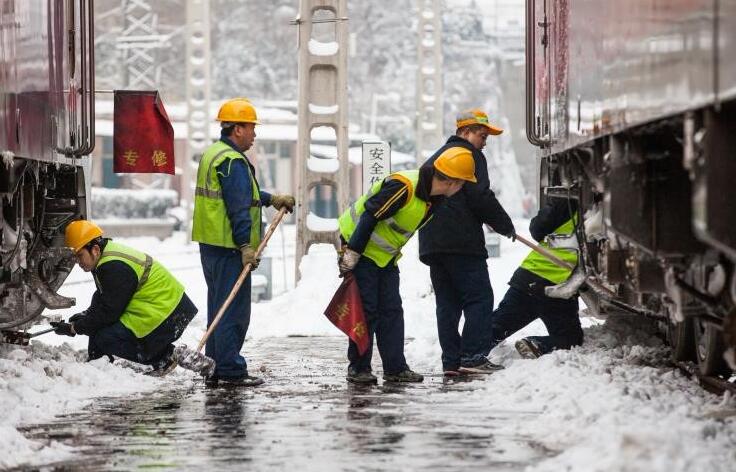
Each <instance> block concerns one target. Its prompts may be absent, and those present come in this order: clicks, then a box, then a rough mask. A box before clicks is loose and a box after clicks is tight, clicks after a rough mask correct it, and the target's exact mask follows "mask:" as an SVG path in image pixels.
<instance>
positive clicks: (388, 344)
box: [348, 257, 408, 374]
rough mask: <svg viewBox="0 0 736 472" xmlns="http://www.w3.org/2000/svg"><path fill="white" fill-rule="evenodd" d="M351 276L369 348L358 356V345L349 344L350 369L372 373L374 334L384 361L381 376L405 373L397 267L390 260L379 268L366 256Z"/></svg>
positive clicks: (402, 310) (402, 323) (402, 313)
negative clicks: (352, 276)
mask: <svg viewBox="0 0 736 472" xmlns="http://www.w3.org/2000/svg"><path fill="white" fill-rule="evenodd" d="M353 275H354V276H355V280H356V282H357V284H358V289H359V290H360V298H361V301H362V302H363V312H364V314H365V318H366V324H367V325H368V335H369V345H368V350H367V351H366V352H365V354H363V355H362V356H361V355H360V354H358V346H357V345H356V344H355V343H354V342H353V341H350V343H349V345H348V360H349V361H350V369H351V370H355V371H357V372H370V371H371V359H372V358H373V336H374V335H375V337H376V343H377V344H378V352H379V353H380V354H381V361H382V362H383V373H384V374H397V373H399V372H402V371H404V370H406V369H407V368H408V367H407V365H406V358H405V357H404V309H403V308H402V306H401V295H400V294H399V268H398V267H397V266H396V264H394V263H393V261H392V262H390V263H389V264H388V265H387V266H386V267H383V268H381V267H378V266H377V265H376V264H375V263H374V262H373V261H372V260H370V259H368V258H367V257H361V258H360V260H359V261H358V264H357V265H356V266H355V268H354V269H353Z"/></svg>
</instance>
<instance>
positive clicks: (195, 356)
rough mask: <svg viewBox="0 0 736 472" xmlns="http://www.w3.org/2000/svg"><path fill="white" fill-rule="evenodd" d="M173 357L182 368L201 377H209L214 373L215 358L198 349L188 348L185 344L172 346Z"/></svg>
mask: <svg viewBox="0 0 736 472" xmlns="http://www.w3.org/2000/svg"><path fill="white" fill-rule="evenodd" d="M174 359H175V360H176V362H177V363H178V364H179V365H180V366H181V367H183V368H184V369H187V370H191V371H193V372H196V373H198V374H199V375H201V376H203V377H210V376H212V374H214V373H215V360H214V359H212V358H211V357H207V356H205V355H204V354H202V353H201V352H199V351H195V350H192V349H189V348H188V347H187V346H185V345H183V344H182V345H181V346H176V348H174Z"/></svg>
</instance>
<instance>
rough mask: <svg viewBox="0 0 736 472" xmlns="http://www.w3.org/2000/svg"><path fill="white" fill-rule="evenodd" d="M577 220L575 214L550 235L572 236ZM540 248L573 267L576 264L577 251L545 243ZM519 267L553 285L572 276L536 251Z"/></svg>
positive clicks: (569, 272)
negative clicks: (545, 249) (552, 246)
mask: <svg viewBox="0 0 736 472" xmlns="http://www.w3.org/2000/svg"><path fill="white" fill-rule="evenodd" d="M577 219H578V214H577V213H575V215H574V216H573V217H572V218H570V219H569V220H567V221H566V222H564V223H563V224H561V225H560V226H558V227H557V229H555V230H554V231H553V232H552V233H553V234H558V235H565V236H570V235H572V234H573V233H574V232H575V222H576V221H577ZM540 246H543V247H545V248H547V249H548V250H549V251H550V252H551V253H552V254H554V255H555V256H557V257H558V258H560V259H562V260H563V261H565V262H567V263H569V264H570V265H572V266H573V267H575V266H576V265H577V263H578V253H577V251H573V250H571V249H561V248H551V247H550V246H549V244H548V243H547V242H546V241H543V242H542V243H540ZM521 267H522V268H523V269H526V270H528V271H529V272H532V273H534V274H537V275H538V276H540V277H542V278H544V279H547V280H549V281H550V282H552V283H555V284H560V283H562V282H564V281H565V280H567V279H568V278H569V277H570V274H572V271H571V270H570V269H565V268H564V267H560V266H558V265H557V264H555V263H554V262H552V261H550V260H548V259H547V258H546V257H544V256H543V255H541V254H539V253H538V252H536V251H532V252H530V253H529V255H528V256H526V259H524V262H522V263H521Z"/></svg>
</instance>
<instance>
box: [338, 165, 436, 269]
mask: <svg viewBox="0 0 736 472" xmlns="http://www.w3.org/2000/svg"><path fill="white" fill-rule="evenodd" d="M392 178H393V179H399V180H401V181H403V182H405V183H406V184H407V187H408V192H409V194H408V198H407V201H406V203H405V204H404V206H403V207H402V208H401V209H400V210H399V211H398V212H396V214H395V215H393V216H392V217H390V218H386V219H385V220H380V221H379V222H378V224H376V227H375V229H374V230H373V233H371V238H370V240H369V241H368V245H367V246H366V247H365V250H364V251H363V256H365V257H367V258H369V259H371V260H372V261H373V262H375V263H376V265H378V266H379V267H386V266H387V265H388V263H389V262H391V260H392V259H394V258H396V261H398V259H399V258H400V257H401V248H402V247H403V246H404V244H406V243H407V241H409V238H411V236H412V235H413V234H414V232H416V231H417V230H418V229H419V225H420V224H421V223H422V220H423V219H424V217H425V216H426V214H427V210H428V209H429V203H428V202H425V201H424V200H422V199H421V198H419V197H417V196H416V194H415V192H414V190H415V189H416V188H417V183H418V182H419V171H418V170H409V171H402V172H396V173H393V174H391V175H389V176H388V177H386V179H392ZM386 179H384V180H382V181H379V182H376V183H375V184H373V186H372V187H371V189H370V191H369V192H368V193H366V194H365V195H363V196H362V197H360V198H359V199H358V200H357V201H356V202H355V203H353V204H352V205H350V207H349V208H348V209H347V210H345V212H344V213H343V214H342V215H340V218H339V220H338V223H339V225H340V233H341V234H342V237H343V238H344V239H345V241H350V236H352V234H353V232H354V231H355V228H356V226H358V220H360V215H362V214H363V212H364V211H365V202H366V200H368V199H369V198H370V197H372V196H373V195H375V194H377V193H378V192H379V190H380V189H381V186H382V185H383V182H384V181H385V180H386ZM428 221H429V220H428Z"/></svg>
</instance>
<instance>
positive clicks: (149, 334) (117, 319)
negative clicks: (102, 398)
mask: <svg viewBox="0 0 736 472" xmlns="http://www.w3.org/2000/svg"><path fill="white" fill-rule="evenodd" d="M65 239H66V245H67V246H68V247H70V248H71V249H72V250H73V251H74V254H75V255H76V258H77V263H78V264H79V266H80V267H81V268H82V270H84V271H85V272H92V276H93V277H94V281H95V285H96V286H97V291H95V293H94V294H93V295H92V303H91V305H90V307H89V308H88V309H87V310H85V311H83V312H81V313H78V314H76V315H73V316H72V317H71V318H70V319H69V322H68V323H65V322H59V323H52V325H53V326H54V327H55V328H56V329H55V332H56V334H61V335H66V336H75V335H76V334H85V335H87V336H89V347H88V353H89V359H90V360H93V359H98V358H100V357H102V356H105V355H107V356H115V357H121V358H123V359H127V360H129V361H132V362H137V363H139V364H146V365H150V366H152V367H153V370H151V371H149V372H147V374H150V375H155V376H162V375H166V374H167V373H168V372H170V371H171V370H173V368H175V367H176V365H177V363H179V364H180V365H182V367H187V368H191V369H193V370H198V371H199V373H201V374H203V375H206V374H207V373H209V372H210V371H211V370H212V369H214V362H213V361H212V360H211V359H208V358H206V357H204V356H202V355H201V354H198V353H195V352H193V351H191V350H189V349H187V348H186V346H179V347H177V348H176V349H175V348H174V345H173V344H172V343H173V342H174V341H176V340H177V339H179V337H180V336H181V334H182V333H183V332H184V329H185V328H186V327H187V325H188V324H189V322H190V321H191V320H192V318H194V315H195V314H196V313H197V307H195V306H194V303H192V301H191V300H190V299H189V297H188V296H187V295H186V293H184V286H183V285H182V284H181V283H179V281H178V280H176V279H175V278H174V276H172V275H171V273H169V271H168V270H166V269H165V268H164V267H163V266H162V265H161V264H159V263H158V262H157V261H155V260H154V259H153V258H151V256H149V255H147V254H144V253H142V252H140V251H137V250H135V249H132V248H130V247H127V246H124V245H122V244H119V243H116V242H114V241H112V240H111V239H109V238H103V237H102V229H101V228H100V227H99V226H97V225H96V224H94V223H92V222H90V221H85V220H79V221H73V222H71V223H70V224H69V225H68V226H67V227H66V233H65Z"/></svg>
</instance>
